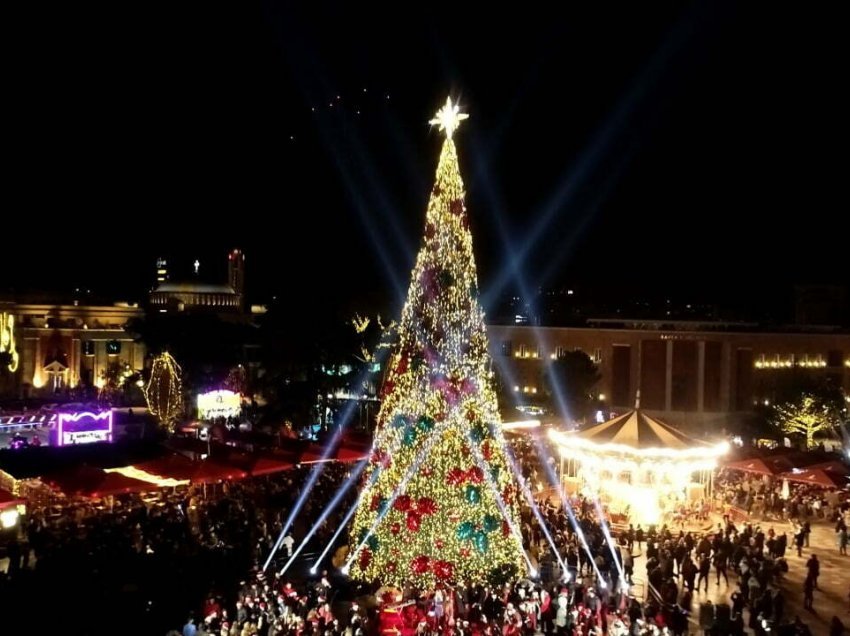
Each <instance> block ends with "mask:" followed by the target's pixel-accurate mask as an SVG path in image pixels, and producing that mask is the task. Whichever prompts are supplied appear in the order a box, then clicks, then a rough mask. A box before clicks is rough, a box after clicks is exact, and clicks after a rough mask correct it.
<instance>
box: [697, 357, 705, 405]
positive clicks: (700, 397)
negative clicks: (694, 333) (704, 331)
mask: <svg viewBox="0 0 850 636" xmlns="http://www.w3.org/2000/svg"><path fill="white" fill-rule="evenodd" d="M703 410H705V341H704V340H700V341H699V342H698V343H697V412H699V413H702V412H703Z"/></svg>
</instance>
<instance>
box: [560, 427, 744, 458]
mask: <svg viewBox="0 0 850 636" xmlns="http://www.w3.org/2000/svg"><path fill="white" fill-rule="evenodd" d="M549 439H550V440H552V441H553V442H555V443H556V444H557V445H558V449H559V450H560V452H561V454H562V455H564V456H565V457H567V456H570V455H572V454H573V453H572V452H571V451H573V450H585V451H591V452H595V453H599V454H607V455H618V454H619V455H630V456H632V457H635V458H640V459H675V460H685V459H702V460H706V459H708V458H714V459H715V460H716V459H717V458H718V457H721V456H722V455H725V454H726V453H727V452H728V451H729V443H728V442H721V443H719V444H714V445H713V446H699V447H694V448H684V449H678V448H633V447H631V446H626V445H625V444H615V443H610V442H608V443H602V444H600V443H597V442H593V441H591V440H588V439H584V438H582V437H579V436H577V435H575V434H569V433H562V432H560V431H554V430H550V431H549Z"/></svg>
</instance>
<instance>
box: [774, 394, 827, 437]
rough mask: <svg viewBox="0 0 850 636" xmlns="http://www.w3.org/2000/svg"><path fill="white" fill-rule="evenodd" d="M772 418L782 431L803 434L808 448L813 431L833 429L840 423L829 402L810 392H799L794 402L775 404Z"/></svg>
mask: <svg viewBox="0 0 850 636" xmlns="http://www.w3.org/2000/svg"><path fill="white" fill-rule="evenodd" d="M772 419H773V422H774V424H776V425H777V426H778V427H779V428H780V430H782V431H783V432H784V433H788V434H790V435H803V436H804V437H805V438H806V447H808V448H812V447H813V446H814V445H815V444H814V436H815V433H819V432H821V431H830V430H834V429H835V427H836V426H838V425H839V424H840V418H839V416H838V414H837V413H836V411H835V410H834V409H833V408H831V406H830V404H829V403H828V402H826V401H825V400H822V399H820V398H818V397H817V396H815V395H813V394H811V393H803V394H801V395H800V398H799V399H798V400H796V401H794V402H785V403H783V404H777V405H776V406H774V407H773V414H772Z"/></svg>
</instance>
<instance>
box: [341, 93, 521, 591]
mask: <svg viewBox="0 0 850 636" xmlns="http://www.w3.org/2000/svg"><path fill="white" fill-rule="evenodd" d="M464 119H466V115H465V114H461V113H460V112H459V109H458V107H457V106H456V105H455V104H453V103H452V101H451V99H448V100H447V101H446V104H445V106H443V108H441V109H440V111H439V112H438V113H437V116H436V117H435V119H433V120H431V123H432V124H436V125H439V126H440V128H441V130H443V131H444V132H445V133H446V138H445V140H444V142H443V147H442V151H441V153H440V160H439V164H438V167H437V174H436V180H435V183H434V186H433V189H432V192H431V197H430V199H429V202H428V209H427V213H426V219H425V232H424V238H423V242H422V247H421V249H420V251H419V254H418V256H417V258H416V264H415V266H414V268H413V272H412V274H411V282H410V287H409V289H408V295H407V300H406V302H405V305H404V308H403V310H402V314H401V321H400V323H399V326H398V331H397V335H398V342H397V344H396V346H395V348H394V350H393V353H392V355H391V356H390V360H389V365H388V372H387V376H386V380H385V382H384V387H383V400H382V404H381V408H380V411H379V413H378V428H377V431H376V434H375V441H374V451H373V454H372V457H371V459H370V464H369V467H368V469H367V470H366V471H365V475H364V478H365V480H366V481H365V482H364V483H365V486H364V487H363V489H362V490H361V496H360V500H359V504H358V508H357V510H356V513H355V515H354V520H353V523H352V526H351V529H350V542H349V545H350V550H351V553H350V554H349V564H350V565H349V573H350V575H351V576H352V577H354V578H357V579H361V580H368V581H380V582H381V583H383V584H385V585H397V586H402V585H404V584H406V583H412V584H414V585H416V586H418V587H419V588H420V589H423V588H425V589H427V588H433V586H434V585H435V584H436V583H437V582H439V581H447V582H457V581H462V582H464V583H470V584H473V583H480V584H486V583H490V582H493V581H495V580H498V579H499V578H500V577H501V578H502V579H506V578H511V577H514V576H517V575H520V576H521V575H522V574H524V570H523V568H524V567H525V562H524V560H523V553H522V548H521V545H520V541H518V537H517V534H516V527H517V524H516V520H518V519H519V497H518V491H517V488H516V485H515V484H514V479H513V473H512V470H511V467H510V465H509V464H508V461H507V457H506V454H505V451H504V445H505V439H504V435H503V432H502V428H501V424H500V419H499V412H498V405H497V401H496V393H495V390H494V388H493V377H492V374H491V372H490V366H491V360H490V357H489V353H488V347H487V334H486V330H485V324H484V313H483V311H482V309H481V306H480V304H479V302H478V293H479V292H478V277H477V273H476V267H475V258H474V254H473V249H472V234H471V233H470V231H469V224H468V218H467V212H466V207H465V205H464V189H463V181H462V179H461V175H460V168H459V166H458V159H457V150H456V148H455V144H454V141H453V140H452V134H453V133H454V131H455V130H456V129H457V126H458V124H459V123H460V122H461V121H463V120H464ZM420 455H422V457H420ZM417 460H419V461H417ZM402 485H404V487H403V488H402ZM500 500H501V501H502V502H504V503H505V505H506V511H507V517H506V516H505V515H504V514H503V513H502V511H501V508H500V505H499V504H500ZM372 528H374V532H373V533H371V534H370V530H371V529H372ZM502 574H504V576H502Z"/></svg>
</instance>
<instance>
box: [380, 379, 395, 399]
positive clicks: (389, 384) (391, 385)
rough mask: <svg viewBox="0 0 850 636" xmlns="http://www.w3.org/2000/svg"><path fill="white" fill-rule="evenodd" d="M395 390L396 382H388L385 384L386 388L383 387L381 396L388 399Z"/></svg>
mask: <svg viewBox="0 0 850 636" xmlns="http://www.w3.org/2000/svg"><path fill="white" fill-rule="evenodd" d="M394 389H395V382H393V381H392V380H387V381H386V382H384V386H382V387H381V395H382V396H383V397H386V396H388V395H389V394H390V393H392V392H393V390H394Z"/></svg>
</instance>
